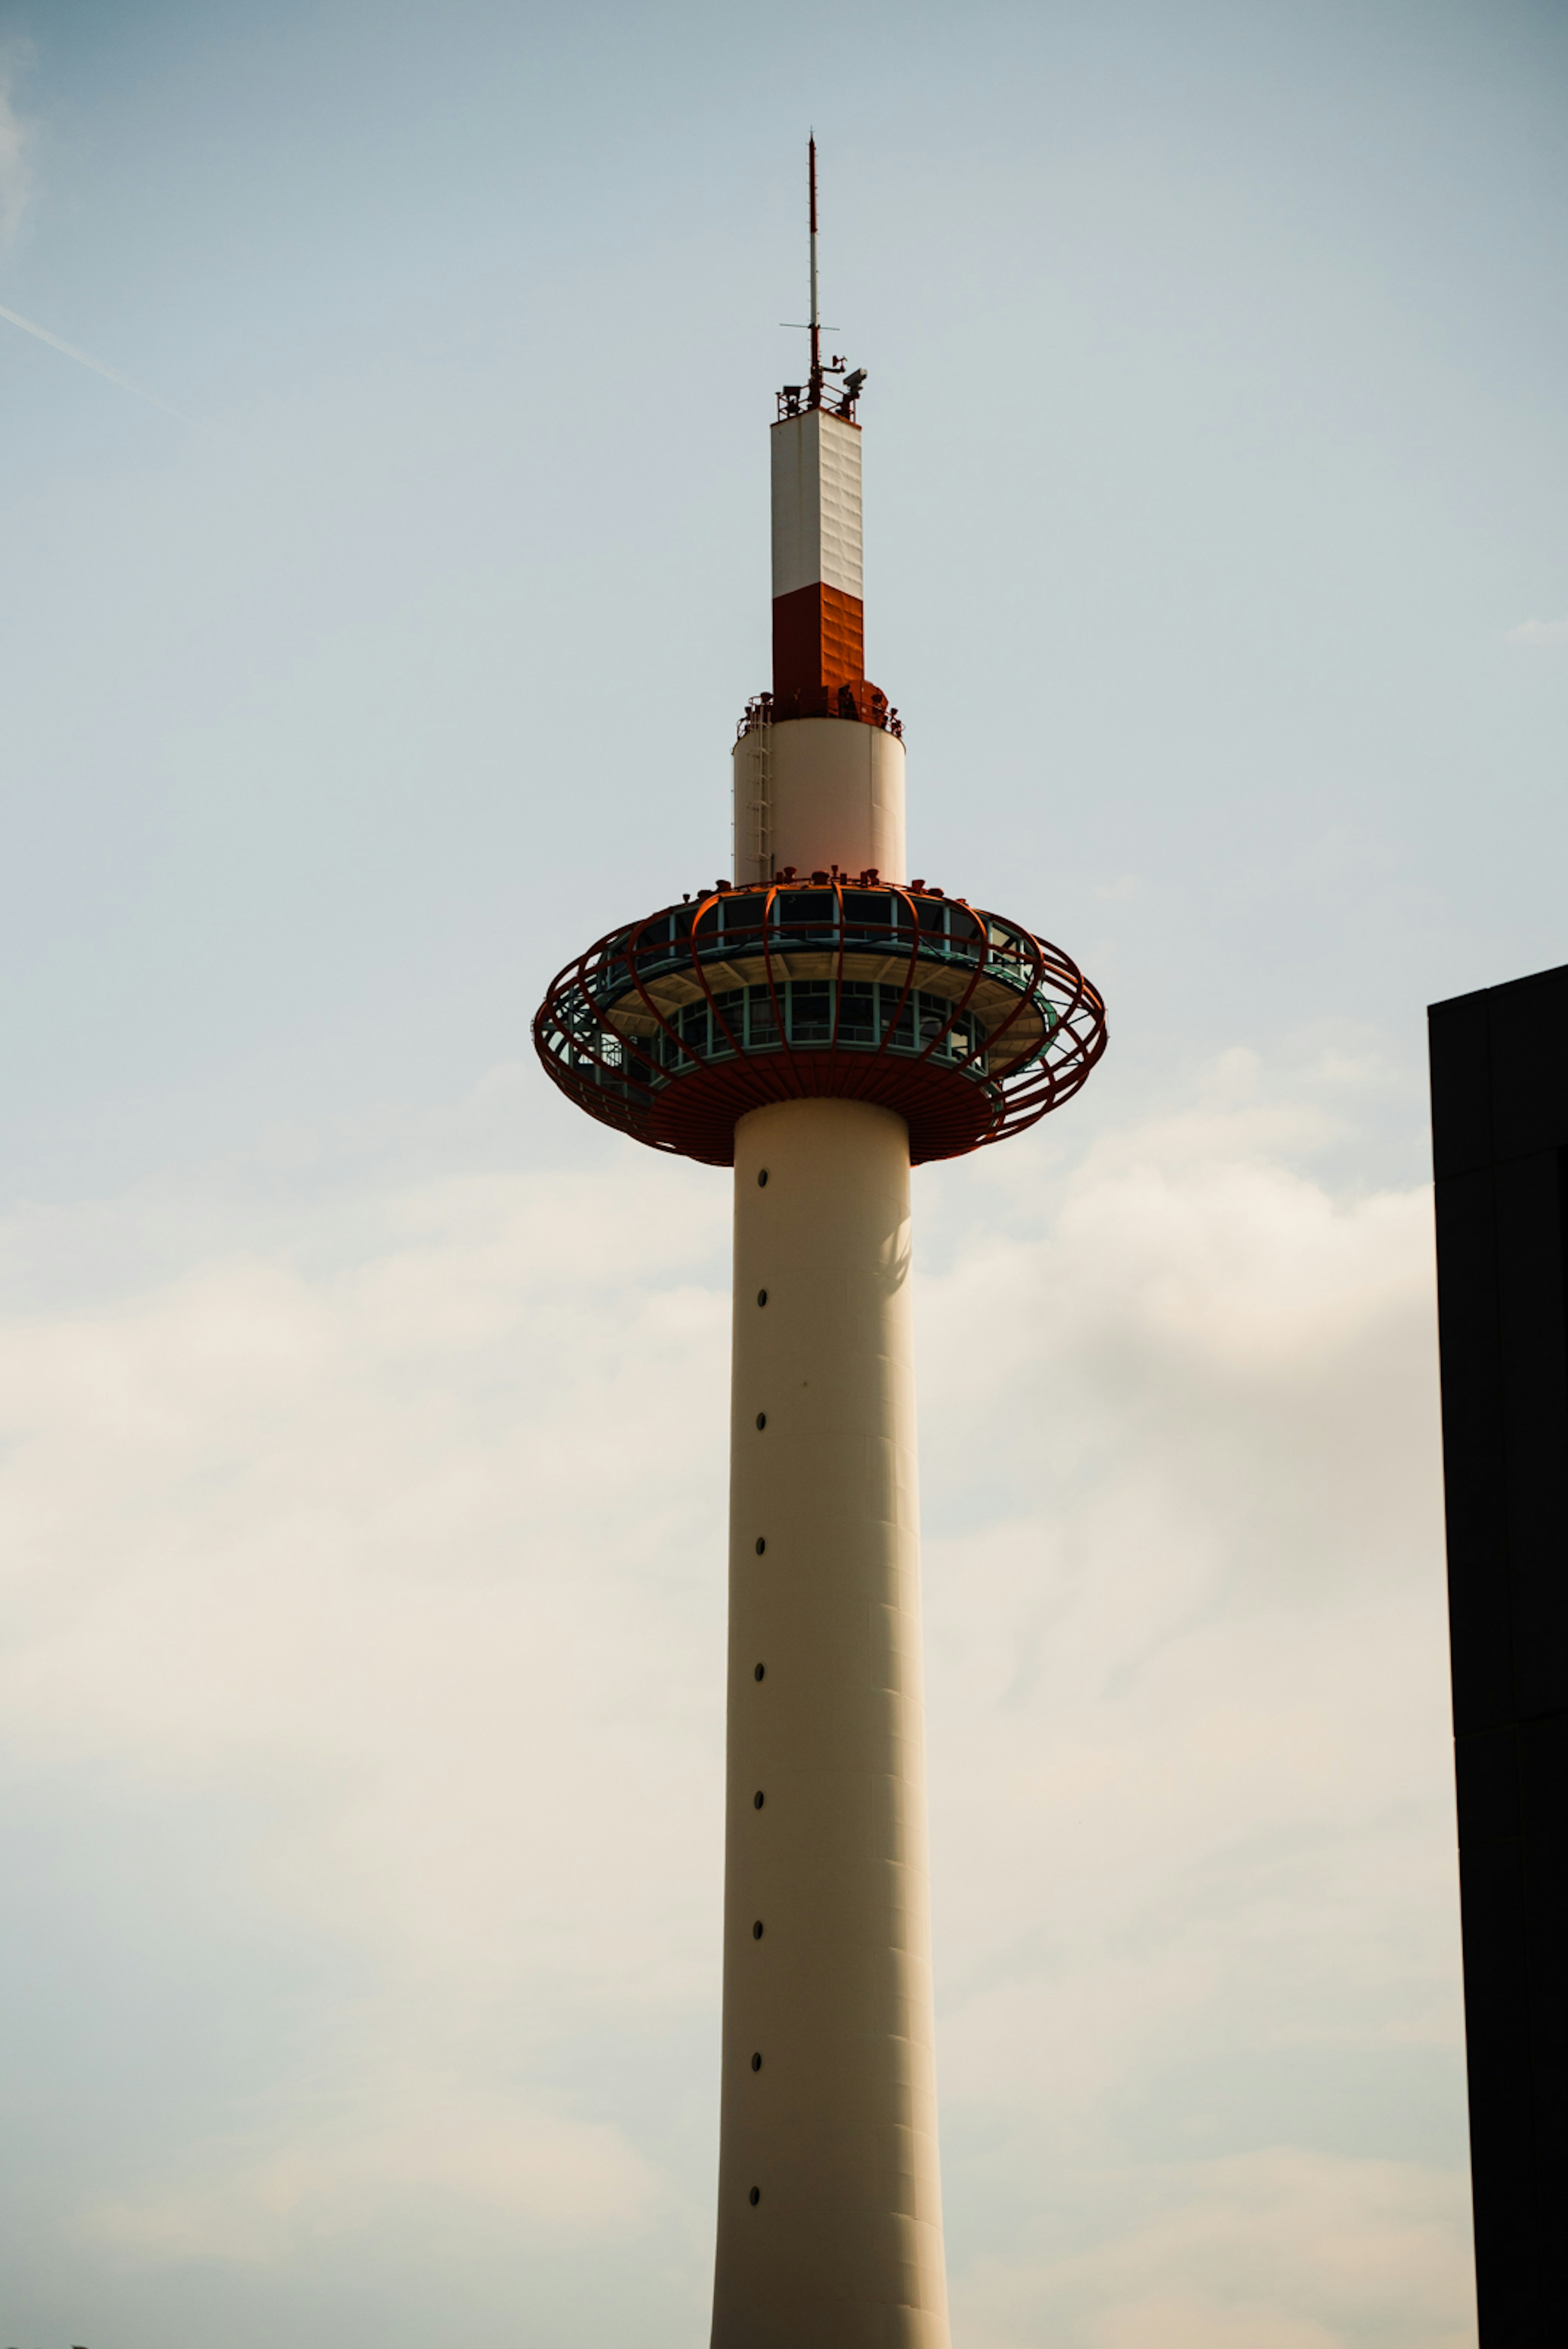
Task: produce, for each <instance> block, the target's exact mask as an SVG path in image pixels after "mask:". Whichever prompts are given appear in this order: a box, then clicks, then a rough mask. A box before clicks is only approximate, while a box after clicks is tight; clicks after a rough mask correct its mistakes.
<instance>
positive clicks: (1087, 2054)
mask: <svg viewBox="0 0 1568 2349" xmlns="http://www.w3.org/2000/svg"><path fill="white" fill-rule="evenodd" d="M0 78H3V81H4V88H5V104H4V108H3V109H0V309H3V310H4V312H5V314H7V315H5V316H0V413H3V415H4V419H5V431H4V434H3V435H0V500H3V503H4V543H5V563H4V565H3V566H0V597H3V599H4V611H3V616H0V675H3V679H4V700H3V709H4V740H5V756H4V759H3V761H0V826H3V831H0V838H3V841H4V854H3V855H0V1054H3V1059H4V1081H3V1084H0V1172H3V1181H0V1578H3V1588H4V1611H3V1616H0V1622H3V1631H0V1853H3V1856H0V1888H3V1890H0V1900H3V1902H4V1909H5V1930H4V1934H3V1936H0V2002H3V2005H4V2010H5V2013H6V2015H7V2018H8V2023H7V2030H6V2033H5V2054H4V2056H3V2058H0V2116H4V2120H5V2127H4V2128H3V2129H0V2349H5V2344H15V2349H70V2345H71V2344H81V2343H87V2344H91V2349H198V2344H203V2349H204V2344H209V2343H210V2342H212V2341H213V2340H214V2339H216V2340H222V2341H223V2342H225V2343H229V2344H234V2349H262V2344H264V2343H265V2344H268V2349H271V2344H275V2342H276V2341H277V2340H279V2339H286V2340H288V2341H290V2342H291V2343H295V2344H298V2349H326V2344H328V2343H330V2344H332V2349H371V2344H375V2349H414V2344H426V2343H428V2342H429V2341H431V2339H445V2340H452V2339H453V2338H456V2337H458V2336H459V2335H460V2334H461V2337H462V2339H463V2340H464V2341H465V2342H468V2343H471V2344H473V2349H598V2345H599V2344H603V2343H604V2342H606V2341H607V2340H609V2339H612V2338H635V2339H636V2340H637V2341H638V2342H639V2344H644V2349H676V2344H690V2343H692V2342H696V2341H700V2340H701V2339H703V2338H704V2337H705V2331H704V2327H705V2323H706V2301H707V2294H708V2290H709V2285H710V2281H711V2238H712V2199H713V2188H714V2176H715V2167H716V2149H717V2085H718V1993H719V1917H720V1889H721V1888H720V1873H721V1837H722V1815H721V1814H722V1666H721V1659H722V1647H723V1630H724V1627H723V1533H722V1527H723V1519H724V1473H725V1462H724V1431H725V1426H726V1417H725V1394H724V1390H725V1381H726V1375H727V1369H728V1312H729V1304H728V1186H727V1183H726V1180H725V1178H724V1177H723V1175H722V1174H717V1173H714V1172H713V1171H711V1170H708V1169H703V1168H700V1167H696V1166H692V1165H688V1164H684V1163H681V1162H674V1161H669V1160H665V1159H661V1158H659V1157H657V1156H656V1155H654V1154H651V1153H649V1152H646V1151H643V1150H640V1149H639V1147H638V1146H637V1145H635V1144H634V1143H629V1142H627V1141H624V1140H621V1139H619V1138H618V1137H615V1136H612V1135H609V1134H607V1133H604V1132H603V1131H602V1130H600V1129H598V1128H597V1127H595V1126H593V1125H591V1124H590V1123H588V1122H587V1121H585V1120H583V1119H581V1118H580V1117H579V1116H577V1115H576V1113H575V1112H573V1111H572V1110H571V1109H570V1108H569V1107H568V1106H567V1104H566V1102H564V1101H563V1100H562V1099H561V1098H560V1097H559V1096H558V1095H556V1093H554V1092H553V1091H552V1090H551V1089H550V1088H549V1086H548V1085H547V1084H546V1082H545V1081H544V1079H543V1078H542V1076H541V1075H540V1074H539V1072H538V1071H537V1069H536V1067H535V1064H534V1062H533V1060H532V1056H531V1051H530V1047H529V1044H528V1035H527V1024H528V1019H529V1017H530V1015H531V1013H532V1010H533V1009H534V1007H535V1003H536V1002H537V1000H538V999H539V996H540V995H541V993H542V992H543V989H544V987H545V983H546V981H547V980H548V978H550V976H551V975H552V973H553V972H554V971H555V970H556V968H558V967H559V966H560V965H561V964H562V963H563V962H565V961H566V958H567V957H568V956H570V955H573V954H575V953H576V951H577V950H579V949H580V948H581V947H584V946H585V945H587V943H588V942H590V941H591V940H592V939H593V938H595V937H597V936H598V935H599V934H600V933H601V932H603V931H604V930H606V929H607V928H608V927H609V926H611V925H612V924H614V923H616V922H618V921H619V920H622V919H625V918H628V917H629V916H633V915H636V914H639V913H643V912H647V911H650V910H652V909H653V908H654V907H656V906H658V905H662V904H665V903H667V902H669V901H670V898H671V897H673V896H675V895H679V894H680V891H681V890H683V889H688V888H695V887H696V886H698V885H705V884H710V883H711V881H712V880H713V879H714V878H715V877H717V876H718V875H720V874H724V873H726V872H727V870H728V865H729V859H730V839H729V808H728V780H729V777H728V748H729V744H730V741H731V740H732V731H733V726H734V721H735V719H736V718H737V717H738V715H739V713H740V711H741V709H742V706H743V704H744V701H745V699H746V698H747V696H748V695H749V694H750V693H753V692H754V691H755V690H756V689H757V688H759V687H760V686H762V685H763V683H765V682H766V663H767V631H768V611H767V595H768V585H767V581H768V570H767V564H768V553H767V535H766V533H767V481H766V461H767V460H766V447H765V434H766V428H767V424H768V422H769V420H770V419H771V417H772V414H773V393H774V388H775V387H776V386H777V384H778V383H780V382H781V381H784V380H786V379H790V380H793V379H794V378H796V377H798V374H799V371H800V365H801V351H800V341H801V338H800V336H798V335H797V334H795V333H793V332H792V331H790V330H788V329H787V328H785V327H784V326H781V325H780V323H779V322H780V321H782V320H789V319H795V318H798V317H799V316H801V305H802V302H803V300H804V298H805V291H804V289H805V250H804V237H803V234H802V222H801V212H802V179H803V170H804V149H805V136H806V132H807V130H808V129H810V128H815V132H816V136H817V138H818V140H819V143H820V148H821V154H822V173H823V210H824V240H823V281H824V299H825V304H826V316H827V317H828V320H829V321H830V323H831V324H832V326H834V328H835V330H836V331H835V340H836V343H837V344H838V347H840V348H842V349H844V350H845V351H846V352H847V353H848V354H849V355H850V357H851V358H852V360H853V362H854V363H855V364H857V365H861V366H865V367H867V369H868V382H867V394H866V398H865V401H864V403H863V407H862V410H861V416H862V421H863V424H864V426H865V433H866V464H867V647H868V659H869V666H870V668H871V672H872V674H873V676H874V677H875V678H876V679H877V682H878V683H879V684H881V685H882V686H883V688H885V689H886V690H887V691H888V693H889V694H890V696H891V698H892V699H893V700H894V701H895V702H897V703H898V706H899V708H900V709H901V711H902V713H903V715H904V718H905V720H906V725H907V740H908V746H909V779H910V825H911V841H912V843H914V848H913V853H915V854H917V856H918V869H919V871H920V872H921V873H923V874H926V875H927V876H929V878H931V879H933V880H935V881H937V882H939V883H940V884H941V885H944V886H945V887H947V888H948V889H949V890H950V891H952V892H954V893H961V894H963V895H966V896H968V897H970V898H971V899H973V900H974V901H975V902H977V903H981V904H988V905H993V906H995V907H996V908H997V909H998V910H1000V911H1002V912H1003V913H1005V914H1007V915H1009V916H1012V917H1014V918H1017V919H1019V920H1022V921H1023V922H1025V923H1027V924H1029V926H1032V927H1033V928H1034V929H1036V930H1037V931H1039V932H1040V933H1041V934H1042V935H1044V936H1048V937H1050V938H1053V939H1054V940H1056V941H1058V942H1059V943H1060V944H1061V945H1063V946H1064V947H1066V948H1067V950H1068V951H1069V952H1070V953H1072V954H1074V955H1075V957H1076V958H1077V959H1078V960H1079V961H1080V962H1081V963H1082V964H1083V965H1084V967H1085V968H1086V969H1087V970H1088V972H1089V973H1090V975H1091V977H1092V978H1094V979H1095V980H1096V983H1097V984H1098V985H1099V986H1100V987H1101V988H1103V989H1104V992H1105V994H1106V999H1107V1001H1108V1005H1109V1015H1110V1029H1111V1046H1110V1050H1109V1051H1108V1052H1107V1055H1106V1060H1105V1061H1104V1062H1103V1063H1102V1065H1101V1067H1100V1068H1099V1069H1098V1070H1097V1071H1096V1074H1095V1076H1094V1079H1093V1081H1092V1082H1091V1084H1090V1085H1089V1087H1088V1088H1087V1090H1086V1091H1085V1092H1084V1094H1083V1095H1081V1096H1080V1097H1079V1098H1078V1099H1077V1100H1076V1101H1075V1102H1073V1103H1072V1104H1071V1105H1070V1106H1069V1107H1068V1108H1067V1109H1065V1110H1064V1112H1062V1113H1061V1115H1060V1116H1059V1117H1058V1118H1054V1119H1053V1120H1052V1121H1050V1123H1048V1124H1047V1125H1045V1126H1044V1127H1042V1128H1040V1129H1038V1130H1036V1132H1035V1133H1033V1134H1032V1135H1030V1136H1028V1137H1026V1138H1023V1139H1021V1140H1019V1141H1016V1142H1013V1143H1009V1144H1008V1145H1007V1147H1006V1148H1005V1149H999V1150H995V1151H988V1152H983V1153H981V1154H979V1155H977V1156H976V1157H975V1158H973V1159H971V1160H968V1161H965V1162H962V1163H961V1164H953V1165H949V1166H944V1167H934V1168H929V1169H926V1170H923V1171H922V1172H921V1173H920V1174H919V1175H918V1176H917V1178H916V1215H917V1249H918V1257H917V1274H916V1279H917V1321H918V1330H919V1376H920V1382H921V1413H922V1447H923V1449H922V1475H923V1478H924V1507H925V1532H926V1577H927V1583H926V1604H927V1616H928V1640H929V1683H930V1685H929V1767H930V1776H931V1788H932V1806H933V1818H932V1826H933V1864H934V1869H935V1885H934V1897H935V1959H936V1981H937V1993H938V2029H939V2063H940V2091H941V2097H942V2109H943V2131H944V2134H943V2162H944V2178H945V2190H946V2197H947V2218H948V2244H949V2259H950V2273H951V2284H952V2294H953V2304H954V2313H955V2340H956V2341H957V2342H958V2343H959V2344H960V2349H1047V2344H1049V2349H1470V2344H1473V2343H1474V2337H1475V2334H1474V2306H1473V2290H1472V2284H1471V2278H1470V2252H1469V2210H1468V2182H1467V2175H1466V2137H1465V2103H1464V2085H1463V2046H1462V2013H1461V2002H1460V1981H1459V1951H1458V1915H1457V1889H1456V1876H1455V1865H1454V1852H1453V1816H1452V1799H1451V1784H1450V1775H1449V1744H1448V1735H1449V1723H1448V1693H1447V1682H1446V1638H1447V1630H1446V1620H1445V1614H1444V1599H1443V1581H1442V1571H1443V1569H1442V1545H1441V1491H1440V1471H1439V1460H1438V1427H1437V1409H1436V1374H1435V1340H1434V1311H1433V1283H1432V1263H1431V1233H1430V1206H1429V1189H1428V1151H1427V1140H1426V1127H1425V1116H1426V1109H1425V1092H1424V1083H1425V1079H1424V1064H1423V1052H1424V1007H1425V1006H1426V1004H1427V1003H1428V1002H1430V1001H1433V1000H1437V999H1441V998H1444V997H1448V996H1451V995H1455V994H1459V993H1461V992H1464V991H1465V990H1467V989H1469V988H1475V987H1479V986H1483V985H1486V984H1489V983H1491V982H1494V981H1499V980H1502V979H1506V978H1512V977H1515V976H1518V975H1519V974H1521V973H1522V972H1525V971H1528V970H1532V969H1538V968H1547V967H1550V966H1552V965H1554V964H1557V963H1560V962H1562V961H1563V960H1564V959H1565V958H1568V924H1565V921H1564V916H1563V886H1562V874H1563V864H1564V850H1565V848H1568V841H1565V837H1564V835H1565V833H1568V822H1565V816H1564V809H1565V805H1568V795H1565V793H1564V791H1563V779H1564V778H1563V768H1564V750H1565V739H1568V727H1565V720H1568V468H1565V467H1564V463H1563V435H1564V425H1565V422H1568V415H1565V407H1568V389H1565V387H1568V322H1565V314H1564V308H1563V301H1562V286H1563V276H1564V264H1565V261H1568V252H1565V249H1564V248H1565V246H1568V203H1565V202H1564V197H1565V195H1568V188H1565V186H1564V181H1565V179H1568V15H1565V14H1564V12H1563V9H1562V7H1561V6H1559V5H1522V0H1420V5H1415V4H1414V0H1411V5H1403V4H1402V0H1371V5H1365V0H1358V4H1357V5H1334V0H1293V4H1292V5H1285V0H1247V5H1241V0H1099V5H1093V6H1089V5H1082V0H1077V4H1076V5H1049V0H1035V5H1012V0H968V5H965V6H964V7H962V8H959V7H957V6H956V5H943V6H933V5H890V0H888V4H887V5H856V0H844V5H837V6H835V7H833V8H831V9H829V8H826V7H823V6H821V5H814V0H807V5H801V6H799V7H796V8H795V9H794V10H793V11H789V12H781V11H779V10H778V9H776V8H768V9H765V10H764V9H762V8H760V7H748V6H745V5H736V0H730V4H729V5H724V6H722V7H721V6H716V5H697V0H689V4H688V5H671V6H658V5H644V6H642V7H632V6H629V5H626V0H587V5H577V6H576V7H574V8H573V9H571V10H566V9H564V8H556V9H549V10H545V9H541V8H536V7H529V6H515V5H514V6H511V7H501V6H493V5H481V0H444V5H442V6H441V8H439V9H437V8H434V7H431V6H429V5H388V0H379V5H375V6H369V5H355V0H317V5H310V6H306V5H298V0H278V5H275V6H273V7H271V8H269V9H267V10H265V11H264V12H260V13H259V14H258V12H257V11H255V10H254V8H241V7H239V6H237V5H228V0H202V5H167V0H147V5H141V6H139V7H137V8H135V9H126V8H124V7H119V6H114V5H88V0H53V4H52V5H16V0H0ZM17 320H21V321H26V322H28V324H27V325H21V324H17V323H16V321H17ZM33 327H36V328H39V329H42V330H43V334H44V336H52V337H54V338H56V339H55V340H54V341H53V342H51V341H49V340H47V339H41V338H40V336H39V334H37V333H36V332H33V331H30V329H31V328H33ZM61 344H64V345H66V346H68V349H62V348H61V347H59V346H60V345H61ZM73 353H74V354H76V355H77V356H73V355H72V354H73ZM81 355H85V360H86V361H89V362H94V363H96V364H88V363H84V357H83V356H81ZM104 370H108V372H107V373H106V372H104Z"/></svg>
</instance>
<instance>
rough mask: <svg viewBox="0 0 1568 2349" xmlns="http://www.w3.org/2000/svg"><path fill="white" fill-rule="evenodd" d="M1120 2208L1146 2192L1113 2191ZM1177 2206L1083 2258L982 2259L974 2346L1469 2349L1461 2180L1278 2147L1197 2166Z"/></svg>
mask: <svg viewBox="0 0 1568 2349" xmlns="http://www.w3.org/2000/svg"><path fill="white" fill-rule="evenodd" d="M1121 2182H1122V2184H1123V2187H1124V2190H1125V2191H1126V2193H1127V2198H1128V2199H1137V2197H1138V2196H1139V2195H1140V2193H1146V2192H1147V2181H1144V2180H1139V2179H1134V2178H1127V2179H1125V2180H1123V2181H1121ZM1168 2190H1169V2194H1170V2207H1169V2208H1168V2209H1166V2210H1164V2211H1162V2212H1161V2213H1159V2214H1158V2216H1151V2217H1148V2218H1147V2219H1145V2220H1143V2221H1142V2223H1139V2224H1135V2225H1133V2226H1131V2227H1127V2228H1124V2229H1122V2230H1118V2231H1116V2232H1115V2233H1113V2234H1111V2235H1110V2236H1109V2237H1108V2238H1107V2239H1106V2240H1103V2241H1100V2242H1097V2243H1096V2244H1095V2245H1094V2246H1093V2248H1092V2249H1089V2250H1087V2251H1072V2252H1066V2253H1064V2254H1061V2255H1058V2256H1056V2257H1054V2258H1052V2257H1045V2258H1040V2259H1036V2260H1033V2261H1016V2262H1009V2261H982V2262H981V2263H980V2264H979V2265H978V2266H977V2268H976V2269H975V2271H973V2273H972V2274H971V2276H970V2277H969V2279H968V2280H967V2282H966V2285H965V2288H964V2291H963V2292H962V2295H961V2299H960V2301H959V2303H958V2307H957V2309H956V2310H955V2313H956V2314H957V2316H958V2318H959V2322H960V2324H961V2328H962V2331H963V2334H964V2337H965V2338H966V2340H968V2341H971V2342H972V2343H973V2344H974V2349H1036V2344H1040V2343H1043V2342H1045V2341H1049V2342H1051V2343H1052V2344H1054V2345H1055V2344H1060V2349H1342V2344H1345V2342H1347V2341H1353V2340H1354V2341H1357V2342H1361V2341H1366V2342H1376V2344H1378V2349H1469V2344H1472V2343H1473V2341H1474V2338H1475V2334H1474V2328H1473V2320H1472V2318H1471V2314H1470V2308H1469V2270H1468V2260H1467V2257H1466V2232H1467V2222H1468V2217H1469V2213H1468V2211H1467V2209H1466V2207H1465V2202H1466V2197H1465V2193H1464V2188H1463V2181H1462V2180H1461V2179H1458V2178H1455V2177H1454V2176H1453V2175H1452V2174H1451V2173H1447V2172H1441V2171H1434V2170H1431V2169H1428V2168H1420V2167H1418V2166H1416V2165H1413V2164H1400V2163H1394V2162H1374V2161H1348V2160H1333V2159H1325V2158H1323V2157H1321V2156H1316V2157H1314V2156H1309V2155H1303V2154H1301V2153H1299V2152H1293V2151H1286V2150H1275V2149H1271V2150H1269V2151H1267V2152H1264V2153H1261V2154H1259V2155H1258V2156H1256V2157H1254V2158H1251V2159H1249V2160H1245V2161H1236V2160H1231V2161H1220V2162H1213V2163H1195V2164H1193V2165H1192V2166H1191V2167H1190V2168H1188V2169H1185V2170H1183V2171H1182V2172H1181V2173H1179V2175H1177V2176H1174V2177H1172V2178H1170V2179H1169V2180H1168Z"/></svg>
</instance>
